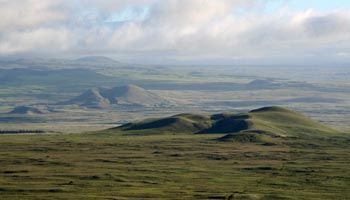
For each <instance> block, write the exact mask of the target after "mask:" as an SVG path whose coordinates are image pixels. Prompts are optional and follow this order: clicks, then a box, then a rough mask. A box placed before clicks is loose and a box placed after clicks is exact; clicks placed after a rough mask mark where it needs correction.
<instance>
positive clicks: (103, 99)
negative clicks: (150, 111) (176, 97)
mask: <svg viewBox="0 0 350 200" xmlns="http://www.w3.org/2000/svg"><path fill="white" fill-rule="evenodd" d="M168 103H169V102H168V101H167V100H165V99H163V98H161V97H160V96H158V95H156V94H154V93H152V92H149V91H147V90H145V89H143V88H140V87H138V86H135V85H125V86H120V87H114V88H103V87H99V88H93V89H90V90H88V91H86V92H84V93H83V94H81V95H79V96H78V97H75V98H73V99H71V100H69V101H67V102H64V103H63V104H66V105H67V104H76V105H80V106H86V107H105V106H110V105H124V106H125V105H138V106H162V105H165V104H168Z"/></svg>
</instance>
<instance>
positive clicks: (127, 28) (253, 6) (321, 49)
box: [0, 0, 350, 64]
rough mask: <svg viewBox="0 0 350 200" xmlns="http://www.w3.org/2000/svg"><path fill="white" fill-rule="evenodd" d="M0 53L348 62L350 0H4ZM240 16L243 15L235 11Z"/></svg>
mask: <svg viewBox="0 0 350 200" xmlns="http://www.w3.org/2000/svg"><path fill="white" fill-rule="evenodd" d="M1 2H2V5H1V7H0V32H1V34H0V56H39V57H41V56H45V57H57V56H59V57H62V56H63V57H64V56H67V57H80V56H85V55H106V56H111V57H113V58H115V59H118V60H122V61H131V62H139V63H144V62H150V63H165V62H167V63H170V62H174V63H176V62H179V63H196V62H201V63H205V62H211V63H213V62H220V63H227V64H230V63H253V64H254V63H267V64H270V63H272V64H273V63H295V62H302V63H347V62H350V1H349V0H128V1H126V0H75V1H74V2H73V3H72V1H68V0H55V1H42V0H2V1H1ZM232 11H235V12H232Z"/></svg>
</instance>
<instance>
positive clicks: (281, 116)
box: [107, 106, 339, 142]
mask: <svg viewBox="0 0 350 200" xmlns="http://www.w3.org/2000/svg"><path fill="white" fill-rule="evenodd" d="M107 132H122V133H125V134H138V135H152V134H184V133H187V134H227V135H226V136H225V137H221V138H219V139H218V140H220V141H236V140H237V141H242V142H259V141H270V139H274V138H295V137H326V136H332V135H336V134H337V133H339V132H338V131H337V130H334V129H332V128H330V127H328V126H326V125H324V124H321V123H319V122H317V121H315V120H313V119H311V118H309V117H307V116H305V115H303V114H301V113H298V112H294V111H292V110H289V109H286V108H282V107H276V106H274V107H264V108H260V109H256V110H252V111H250V112H247V113H221V114H214V115H209V114H180V115H175V116H171V117H166V118H160V119H147V120H144V121H140V122H135V123H128V124H125V125H123V126H120V127H116V128H112V129H109V130H107Z"/></svg>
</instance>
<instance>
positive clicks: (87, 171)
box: [0, 134, 350, 200]
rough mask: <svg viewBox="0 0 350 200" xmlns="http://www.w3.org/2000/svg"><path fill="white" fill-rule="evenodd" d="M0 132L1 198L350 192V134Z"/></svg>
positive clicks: (311, 198) (325, 195)
mask: <svg viewBox="0 0 350 200" xmlns="http://www.w3.org/2000/svg"><path fill="white" fill-rule="evenodd" d="M217 137H218V135H180V136H175V135H174V136H116V135H113V134H109V135H108V134H106V135H102V136H101V135H80V134H72V135H0V199H6V200H17V199H28V200H31V199H33V200H34V199H35V200H39V199H40V200H43V199H72V200H73V199H74V200H79V199H84V200H88V199H91V200H92V199H133V200H134V199H155V200H157V199H158V200H165V199H173V200H175V199H179V200H180V199H181V200H182V199H269V200H270V199H295V200H302V199H305V200H320V199H327V200H328V199H339V200H342V199H344V200H345V199H350V191H349V185H350V170H349V166H350V157H349V154H350V148H349V141H348V140H343V139H342V140H340V139H332V140H324V141H299V140H288V141H286V142H285V144H282V145H275V146H270V145H261V144H242V143H224V142H217V141H215V140H213V138H217Z"/></svg>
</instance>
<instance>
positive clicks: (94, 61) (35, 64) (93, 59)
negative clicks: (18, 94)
mask: <svg viewBox="0 0 350 200" xmlns="http://www.w3.org/2000/svg"><path fill="white" fill-rule="evenodd" d="M0 64H1V67H2V68H16V67H17V68H27V67H30V68H41V69H66V68H86V69H99V68H106V67H108V68H118V67H125V66H128V65H127V64H124V63H121V62H118V61H116V60H113V59H111V58H108V57H104V56H88V57H82V58H78V59H58V58H33V57H30V58H12V59H10V58H8V59H0Z"/></svg>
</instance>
